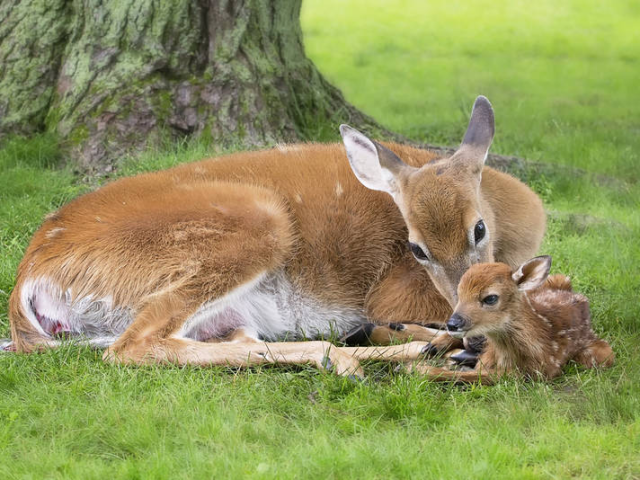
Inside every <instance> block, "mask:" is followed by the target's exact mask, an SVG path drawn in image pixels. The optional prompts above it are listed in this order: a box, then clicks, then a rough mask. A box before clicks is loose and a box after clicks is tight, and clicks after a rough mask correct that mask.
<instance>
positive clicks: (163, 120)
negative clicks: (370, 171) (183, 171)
mask: <svg viewBox="0 0 640 480" xmlns="http://www.w3.org/2000/svg"><path fill="white" fill-rule="evenodd" d="M300 5H301V0H253V1H251V0H248V1H231V0H197V1H190V2H185V1H182V0H135V1H134V0H72V1H65V0H5V2H3V4H2V7H0V13H1V14H3V15H2V17H4V18H6V20H5V21H3V22H1V23H0V25H1V27H0V60H4V61H2V62H0V65H1V66H0V91H1V92H3V95H2V100H0V135H1V134H2V133H7V132H11V133H27V134H29V133H33V132H37V131H43V130H48V131H50V132H54V133H55V134H56V135H58V138H59V139H60V142H61V145H62V146H63V148H64V149H66V151H67V152H68V153H69V154H70V156H71V158H72V159H73V160H74V161H76V162H78V163H79V164H80V165H81V166H84V167H88V168H99V167H101V166H104V165H109V164H111V163H112V162H114V161H115V160H117V158H118V157H119V156H121V155H122V153H124V152H126V151H132V150H133V151H135V150H140V149H142V148H144V147H145V146H147V145H149V144H154V143H158V142H160V141H161V140H162V141H166V138H165V137H166V136H167V135H169V136H171V137H183V136H195V137H201V138H205V139H207V140H208V141H211V142H215V143H219V144H229V143H242V144H245V145H248V146H256V145H264V144H271V143H274V142H278V141H295V140H299V139H306V138H309V136H310V135H311V132H314V133H317V132H318V131H319V130H322V129H323V128H326V127H324V126H326V125H327V124H332V123H338V122H341V121H349V122H352V123H354V124H357V125H360V126H361V127H365V128H366V127H370V128H376V127H377V125H376V124H375V122H374V121H373V120H372V119H370V118H369V117H367V116H365V115H363V114H361V113H360V112H359V111H357V110H356V109H355V108H354V107H352V106H351V105H349V104H348V103H347V102H346V101H345V100H344V98H343V97H342V95H341V94H340V92H339V91H338V90H337V89H336V88H334V87H333V86H331V85H330V84H329V83H328V82H326V80H325V79H324V78H323V77H322V75H321V74H320V73H319V72H318V71H317V69H316V68H315V66H314V65H313V63H312V62H311V61H310V60H309V59H308V58H307V57H306V56H305V52H304V47H303V43H302V31H301V28H300V22H299V15H300ZM36 12H37V13H38V15H35V14H34V13H36ZM2 17H0V18H2ZM35 17H37V18H35ZM331 128H333V126H332V127H331Z"/></svg>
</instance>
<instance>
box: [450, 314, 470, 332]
mask: <svg viewBox="0 0 640 480" xmlns="http://www.w3.org/2000/svg"><path fill="white" fill-rule="evenodd" d="M467 323H468V322H467V319H466V318H464V317H463V316H462V315H460V314H458V313H454V314H453V315H451V318H450V319H449V320H447V330H449V331H450V332H459V331H461V330H466V326H467Z"/></svg>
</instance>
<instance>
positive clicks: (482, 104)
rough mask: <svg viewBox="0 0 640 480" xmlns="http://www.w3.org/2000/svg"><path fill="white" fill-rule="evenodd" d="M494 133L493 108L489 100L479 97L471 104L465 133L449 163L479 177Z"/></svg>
mask: <svg viewBox="0 0 640 480" xmlns="http://www.w3.org/2000/svg"><path fill="white" fill-rule="evenodd" d="M494 133H495V120H494V117H493V108H492V107H491V103H489V100H487V98H486V97H483V96H482V95H480V96H479V97H478V98H476V101H475V103H474V104H473V110H472V111H471V119H470V120H469V126H468V127H467V132H466V133H465V134H464V138H463V139H462V143H461V144H460V147H459V148H458V150H457V151H456V153H455V154H453V156H452V157H451V162H452V163H453V164H456V165H458V166H460V167H463V168H465V169H466V170H469V171H470V172H471V173H473V174H476V175H478V176H480V175H481V173H482V167H483V166H484V162H485V160H486V159H487V154H488V152H489V147H491V142H492V141H493V135H494Z"/></svg>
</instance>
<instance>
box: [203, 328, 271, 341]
mask: <svg viewBox="0 0 640 480" xmlns="http://www.w3.org/2000/svg"><path fill="white" fill-rule="evenodd" d="M205 342H207V343H260V339H259V337H258V335H257V334H256V333H255V332H254V331H252V330H250V329H247V328H238V329H236V330H233V331H232V332H231V333H229V334H227V335H226V336H224V337H211V338H209V339H208V340H205Z"/></svg>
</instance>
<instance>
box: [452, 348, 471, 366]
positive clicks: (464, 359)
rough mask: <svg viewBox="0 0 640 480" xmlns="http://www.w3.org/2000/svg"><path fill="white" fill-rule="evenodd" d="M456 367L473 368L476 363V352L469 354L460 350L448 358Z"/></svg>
mask: <svg viewBox="0 0 640 480" xmlns="http://www.w3.org/2000/svg"><path fill="white" fill-rule="evenodd" d="M449 358H450V359H451V360H453V361H454V362H455V363H456V365H459V366H461V367H472V368H473V367H475V366H476V363H478V354H477V353H476V352H470V351H469V350H462V351H461V352H459V353H456V354H455V355H451V356H450V357H449Z"/></svg>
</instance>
